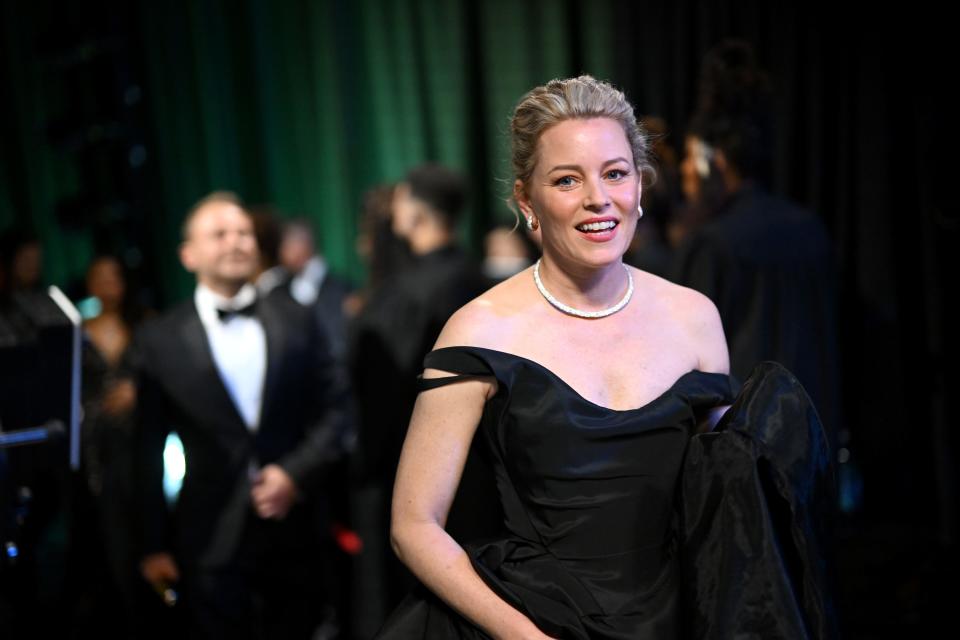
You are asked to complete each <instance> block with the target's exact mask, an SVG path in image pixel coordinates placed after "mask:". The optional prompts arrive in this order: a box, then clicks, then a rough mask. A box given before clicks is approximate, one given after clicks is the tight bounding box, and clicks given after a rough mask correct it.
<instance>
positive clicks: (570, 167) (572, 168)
mask: <svg viewBox="0 0 960 640" xmlns="http://www.w3.org/2000/svg"><path fill="white" fill-rule="evenodd" d="M617 162H627V159H626V158H621V157H619V156H618V157H616V158H612V159H610V160H607V161H606V162H604V163H603V164H602V165H601V166H603V167H606V166H607V165H611V164H615V163H617ZM580 170H581V167H580V165H578V164H558V165H557V166H555V167H554V168H552V169H550V171H548V172H547V173H553V172H554V171H580Z"/></svg>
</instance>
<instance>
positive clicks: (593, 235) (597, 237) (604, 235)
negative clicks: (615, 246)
mask: <svg viewBox="0 0 960 640" xmlns="http://www.w3.org/2000/svg"><path fill="white" fill-rule="evenodd" d="M608 220H611V221H613V222H616V223H617V224H616V226H614V227H613V228H612V229H606V230H604V231H580V230H579V229H577V231H579V232H580V235H582V236H583V237H584V238H586V239H587V240H589V241H590V242H609V241H610V240H612V239H613V238H614V237H616V235H617V230H618V229H619V228H620V223H619V221H618V220H617V219H616V218H614V217H613V216H602V217H597V218H590V219H589V220H584V221H583V222H581V223H579V224H578V225H577V226H580V225H584V224H592V223H595V222H607V221H608Z"/></svg>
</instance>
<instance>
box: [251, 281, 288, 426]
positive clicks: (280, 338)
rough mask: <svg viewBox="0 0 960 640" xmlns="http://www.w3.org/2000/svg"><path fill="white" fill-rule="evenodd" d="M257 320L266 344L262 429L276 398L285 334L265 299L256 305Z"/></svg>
mask: <svg viewBox="0 0 960 640" xmlns="http://www.w3.org/2000/svg"><path fill="white" fill-rule="evenodd" d="M257 318H259V319H260V323H261V324H262V325H263V333H264V336H265V338H266V343H267V358H266V367H267V370H266V371H265V372H264V376H263V396H262V397H261V402H260V426H261V428H262V427H263V425H264V424H265V423H266V422H267V420H266V418H267V417H268V415H269V413H268V412H269V410H270V408H271V406H272V403H273V399H274V397H276V391H277V384H278V381H279V374H280V365H281V361H282V357H283V352H284V342H285V340H286V332H285V330H284V322H283V318H282V317H281V316H280V314H279V312H278V310H277V308H276V306H274V305H271V304H269V303H268V302H267V300H266V298H261V299H260V301H259V302H258V303H257Z"/></svg>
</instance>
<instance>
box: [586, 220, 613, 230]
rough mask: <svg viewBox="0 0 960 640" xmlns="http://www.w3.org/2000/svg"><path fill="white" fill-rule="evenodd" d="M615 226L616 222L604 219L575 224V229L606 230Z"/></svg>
mask: <svg viewBox="0 0 960 640" xmlns="http://www.w3.org/2000/svg"><path fill="white" fill-rule="evenodd" d="M615 226H617V223H616V222H614V221H613V220H605V221H603V222H591V223H589V224H579V225H577V229H579V230H580V231H606V230H607V229H613V228H614V227H615Z"/></svg>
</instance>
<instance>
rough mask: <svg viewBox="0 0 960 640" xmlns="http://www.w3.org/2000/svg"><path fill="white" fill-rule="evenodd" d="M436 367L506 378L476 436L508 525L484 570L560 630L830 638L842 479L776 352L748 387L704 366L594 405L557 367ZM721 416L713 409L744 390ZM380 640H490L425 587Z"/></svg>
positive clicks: (468, 361)
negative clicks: (836, 487) (834, 507)
mask: <svg viewBox="0 0 960 640" xmlns="http://www.w3.org/2000/svg"><path fill="white" fill-rule="evenodd" d="M424 366H425V367H430V368H435V369H440V370H444V371H448V372H451V373H456V374H458V375H457V376H454V377H447V378H439V379H437V378H434V379H424V380H422V381H421V388H422V389H429V388H433V387H436V386H441V385H443V384H449V383H450V382H452V381H455V380H459V379H462V377H463V376H491V375H492V376H494V377H496V379H497V382H498V386H499V388H498V391H497V393H496V394H495V396H494V397H492V398H491V399H490V400H489V401H488V402H487V404H486V406H485V407H484V411H483V416H482V419H481V424H480V426H479V429H478V436H477V437H479V438H482V439H483V440H484V441H485V444H486V446H487V447H488V449H489V452H490V454H491V456H492V462H493V468H494V473H495V475H496V484H497V489H498V491H499V494H500V501H501V504H502V506H503V511H504V516H505V522H504V524H505V529H506V532H507V533H506V534H505V535H504V536H503V537H501V538H499V539H496V540H493V541H487V542H484V543H481V544H469V543H468V544H465V545H464V546H465V548H466V550H467V552H468V554H469V555H470V557H471V560H472V563H473V566H474V568H475V569H476V571H477V572H478V573H479V575H480V576H481V577H482V578H483V580H484V581H485V582H486V583H487V585H488V586H489V587H490V588H491V589H492V590H493V591H495V592H496V593H497V594H498V595H499V596H500V597H501V598H503V599H504V600H505V601H507V602H509V603H510V604H511V605H513V606H514V607H516V608H517V609H518V610H520V611H522V612H523V613H524V614H526V615H527V616H529V617H530V619H531V620H533V622H534V623H535V624H536V625H537V626H538V627H539V628H540V629H541V630H542V631H543V632H544V633H546V634H548V635H550V636H553V637H556V638H562V639H576V640H585V639H597V640H626V639H641V638H651V639H658V640H659V639H663V640H669V639H674V638H829V637H834V635H835V625H834V612H833V608H832V600H831V598H830V597H829V589H828V583H829V572H828V563H827V556H828V547H827V545H828V535H829V518H828V517H827V515H828V513H827V512H829V505H830V504H831V502H830V499H831V495H832V491H833V484H832V470H831V468H830V465H829V456H828V451H827V450H826V442H825V440H824V438H823V435H822V433H823V430H822V426H821V425H820V423H819V419H818V418H817V416H816V411H815V410H814V409H813V407H812V405H811V404H810V402H809V399H808V398H807V396H806V393H805V392H804V391H803V388H802V387H801V386H800V385H799V384H798V383H797V381H796V379H795V378H794V377H793V376H792V375H791V374H790V373H789V372H788V371H786V370H785V369H784V368H783V367H781V366H779V365H777V364H776V363H763V364H761V365H759V366H758V367H757V368H756V369H754V371H753V373H751V375H750V377H749V378H748V379H747V380H746V381H745V383H744V385H743V388H742V391H741V392H740V393H739V395H736V396H735V395H734V392H733V389H732V388H731V379H730V378H729V377H728V376H726V375H723V374H717V373H708V372H704V371H699V370H692V371H689V372H687V373H685V374H684V375H682V376H681V377H680V378H679V379H678V380H677V381H676V382H674V384H673V385H672V386H671V387H670V388H669V389H667V390H665V391H664V392H663V393H662V394H661V395H660V396H658V397H657V398H656V399H654V400H652V401H651V402H649V403H647V404H645V405H643V406H642V407H637V408H635V409H629V410H623V411H621V410H613V409H609V408H606V407H602V406H600V405H597V404H595V403H593V402H591V401H589V400H587V399H586V398H584V397H582V396H581V395H580V394H578V393H577V392H576V391H575V390H574V389H573V388H572V387H570V386H569V385H568V384H566V383H565V382H564V381H563V380H562V379H561V378H559V377H558V376H557V375H555V374H554V373H552V372H551V371H550V370H549V369H547V368H545V367H544V366H542V365H540V364H538V363H537V362H534V361H532V360H529V359H527V358H523V357H521V356H517V355H514V354H510V353H505V352H501V351H495V350H491V349H484V348H479V347H448V348H443V349H437V350H435V351H433V352H431V353H429V354H428V355H427V357H426V359H425V360H424ZM730 403H733V406H732V407H731V409H730V410H729V411H727V413H726V415H725V416H724V418H723V420H722V421H721V423H720V425H718V429H717V430H716V431H715V432H713V433H709V434H702V435H693V437H691V436H692V434H693V431H694V427H695V425H696V422H697V418H698V416H699V415H700V414H701V411H703V410H705V409H708V408H710V407H714V406H718V405H723V404H730ZM377 637H378V638H383V639H399V638H402V639H413V638H425V639H431V640H432V639H447V638H451V639H456V638H486V637H487V635H486V634H485V633H483V632H482V631H481V630H480V629H479V628H477V627H476V626H474V625H473V624H471V623H470V622H469V621H467V620H466V619H465V618H463V617H461V616H460V615H459V614H458V613H456V612H455V611H453V610H452V609H450V608H449V607H448V606H447V605H445V604H444V603H443V602H442V601H441V600H440V599H439V598H437V597H436V596H435V595H433V594H431V593H429V592H428V591H427V590H426V589H424V588H422V587H421V588H419V589H418V590H416V591H414V592H413V593H412V594H411V595H410V596H409V597H408V598H407V599H406V600H405V601H404V602H403V603H401V605H400V606H399V607H398V609H397V610H396V611H394V613H393V614H392V615H391V617H390V618H389V619H388V620H387V622H386V623H385V625H384V627H383V628H382V629H381V631H380V633H379V634H378V636H377Z"/></svg>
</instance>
